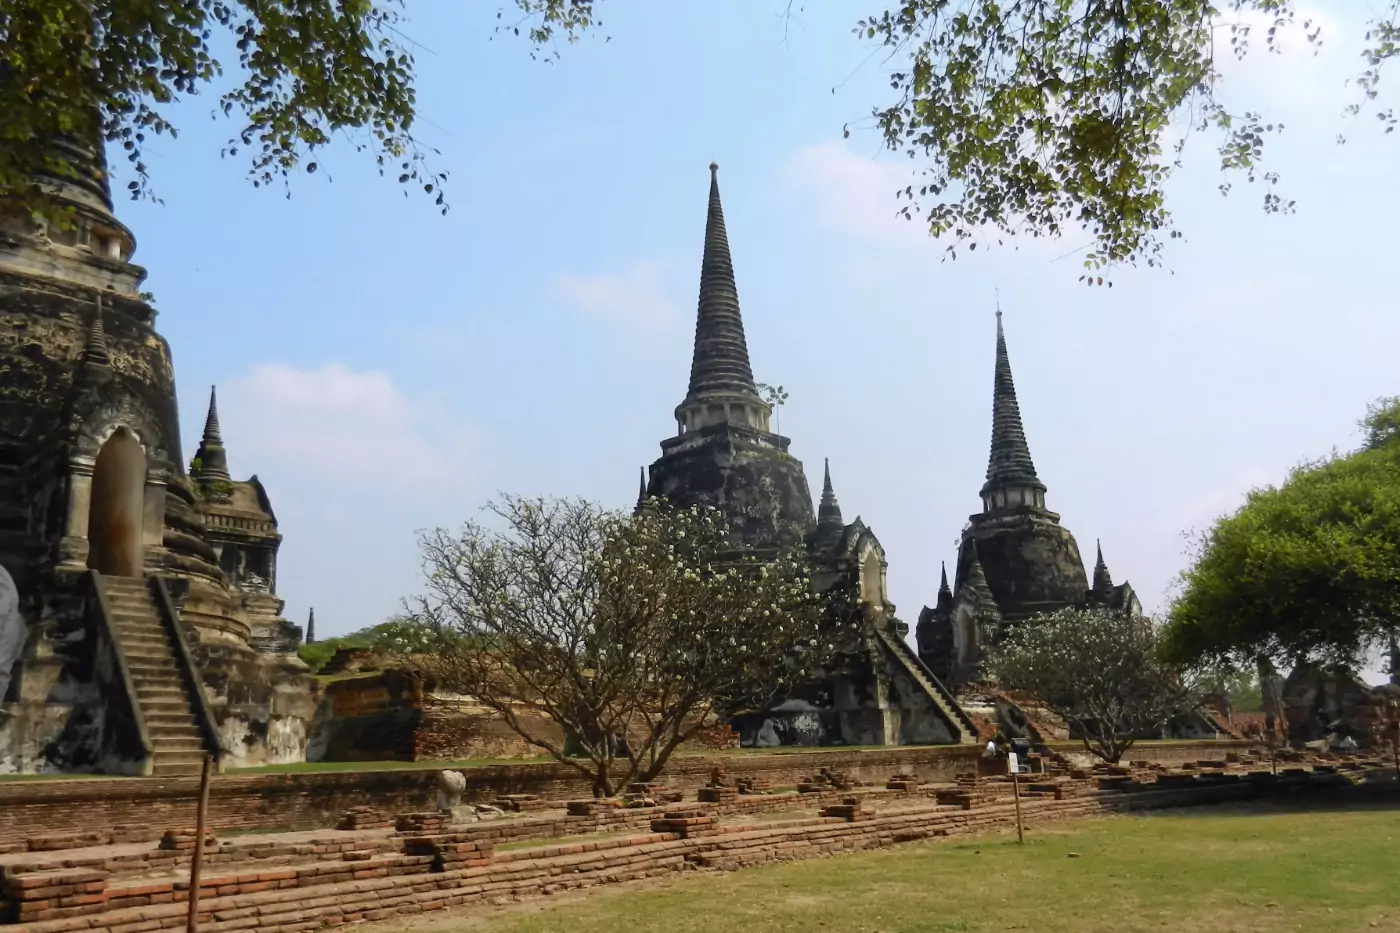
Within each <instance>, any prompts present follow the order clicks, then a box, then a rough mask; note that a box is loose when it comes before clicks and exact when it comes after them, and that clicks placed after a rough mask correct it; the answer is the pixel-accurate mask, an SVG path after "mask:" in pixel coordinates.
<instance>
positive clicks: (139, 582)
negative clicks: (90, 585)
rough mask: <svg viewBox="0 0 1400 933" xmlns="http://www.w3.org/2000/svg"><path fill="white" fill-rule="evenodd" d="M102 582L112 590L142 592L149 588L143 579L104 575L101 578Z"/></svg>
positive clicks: (148, 584)
mask: <svg viewBox="0 0 1400 933" xmlns="http://www.w3.org/2000/svg"><path fill="white" fill-rule="evenodd" d="M102 582H103V583H104V584H106V585H107V586H110V587H112V588H113V589H123V590H141V591H143V592H144V591H147V590H148V589H149V587H150V583H149V582H148V581H147V580H146V578H145V577H118V576H115V575H108V574H104V575H103V576H102Z"/></svg>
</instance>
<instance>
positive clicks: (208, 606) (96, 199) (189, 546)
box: [0, 141, 311, 773]
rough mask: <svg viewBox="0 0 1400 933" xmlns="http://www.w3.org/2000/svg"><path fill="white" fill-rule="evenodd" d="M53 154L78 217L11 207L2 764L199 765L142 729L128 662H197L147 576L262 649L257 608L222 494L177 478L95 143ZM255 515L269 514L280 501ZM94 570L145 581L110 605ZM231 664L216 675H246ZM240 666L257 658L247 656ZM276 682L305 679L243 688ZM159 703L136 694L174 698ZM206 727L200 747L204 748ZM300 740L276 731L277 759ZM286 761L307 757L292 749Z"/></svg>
mask: <svg viewBox="0 0 1400 933" xmlns="http://www.w3.org/2000/svg"><path fill="white" fill-rule="evenodd" d="M55 145H56V151H57V152H58V153H59V154H60V157H61V158H68V159H72V160H74V164H75V166H76V167H77V170H78V174H79V181H77V182H72V183H69V182H64V183H62V184H59V185H58V186H57V189H56V190H58V192H59V197H60V199H61V200H63V201H64V202H65V203H66V205H67V206H69V207H71V208H72V209H73V210H74V211H75V213H74V215H73V225H72V226H71V227H60V226H45V224H44V223H43V222H41V221H39V222H36V221H35V220H34V219H32V218H30V217H29V216H27V215H21V214H17V213H14V212H10V211H8V210H7V209H3V208H0V565H2V566H4V567H5V568H6V569H7V570H9V572H10V573H11V574H12V575H13V577H14V581H15V584H16V587H17V589H18V591H19V595H20V608H21V612H22V614H23V618H24V629H25V635H26V636H27V637H26V639H25V640H26V642H27V648H26V651H25V654H24V657H23V660H22V661H21V663H20V664H19V665H18V666H17V667H16V668H15V671H14V679H13V683H12V684H11V685H10V689H9V690H8V691H5V690H3V689H0V702H5V701H8V702H5V710H4V715H3V716H0V769H4V768H13V769H16V770H33V769H45V770H107V771H117V772H120V773H130V771H131V768H133V767H136V768H137V769H138V771H137V772H136V773H139V769H140V767H142V764H141V762H142V760H143V759H148V758H149V759H150V760H155V759H157V758H159V756H158V755H151V756H148V755H147V753H146V751H145V747H146V745H147V744H149V745H151V747H153V748H154V747H159V748H165V749H166V750H167V751H169V750H171V749H174V748H176V747H177V746H178V747H179V749H180V750H181V751H180V753H179V754H176V755H174V756H173V758H179V759H180V760H181V762H182V764H183V766H185V767H186V768H189V767H193V768H195V769H196V770H197V768H198V762H199V760H200V758H201V757H202V754H203V751H212V750H213V749H212V748H205V749H203V750H201V749H199V748H197V747H188V748H187V747H186V746H185V744H183V743H184V742H185V738H184V737H181V736H177V735H176V734H175V733H177V732H179V731H180V730H179V729H177V728H172V729H166V728H164V727H157V726H154V725H152V726H150V728H147V729H145V730H144V731H143V730H142V728H141V726H140V722H141V717H139V716H137V715H135V714H134V713H133V712H132V711H131V710H132V704H133V703H134V702H135V700H134V694H135V687H134V685H133V682H132V680H131V678H130V677H128V676H127V675H126V674H124V673H123V670H124V669H125V663H126V662H125V661H124V660H123V659H124V658H125V656H126V655H127V654H134V655H140V656H142V657H145V658H146V659H147V660H152V661H153V665H154V666H153V665H147V666H146V668H145V669H146V670H151V671H154V670H156V669H158V668H161V665H167V664H172V663H173V664H174V665H175V667H174V668H173V669H172V671H176V670H178V671H185V670H187V669H188V663H189V662H188V661H186V660H185V658H186V655H185V654H184V650H183V648H181V649H180V651H178V652H176V654H174V655H171V654H170V653H169V650H173V649H171V648H170V646H168V645H166V646H162V645H161V644H159V643H160V642H163V641H164V640H165V630H164V628H163V623H162V621H161V618H163V616H162V617H161V618H156V617H154V616H153V617H152V618H150V619H146V620H144V621H146V622H150V623H151V625H153V626H155V627H154V628H152V629H150V630H149V631H137V629H140V628H141V625H142V624H143V620H142V619H141V618H138V615H139V613H141V612H145V611H149V607H144V605H143V602H144V600H145V596H143V595H142V593H143V592H144V589H145V588H144V585H142V584H143V581H145V580H148V579H149V578H151V577H162V578H165V579H167V580H168V582H169V585H170V586H169V588H170V591H171V593H172V596H174V598H175V600H176V605H177V609H178V611H179V615H180V619H181V620H182V621H183V622H184V623H185V624H186V625H187V626H189V627H190V629H191V636H192V640H193V641H195V642H196V643H200V644H206V645H214V644H223V645H225V646H227V648H228V649H229V651H230V652H233V653H237V651H238V650H239V649H241V650H242V651H244V652H247V653H249V654H251V655H256V652H254V651H253V649H251V648H250V647H249V644H248V640H249V637H250V634H251V631H250V625H249V610H250V607H249V605H248V603H247V602H246V601H245V600H244V598H243V594H242V593H241V592H239V590H238V588H237V586H231V585H230V579H229V576H228V574H227V573H226V572H225V571H224V570H223V569H221V567H220V560H221V555H220V551H219V550H218V548H216V547H215V546H213V545H212V544H211V541H210V534H209V532H210V527H211V518H212V519H213V522H212V524H215V525H217V524H218V518H217V516H213V514H212V513H211V512H210V511H209V510H208V509H206V508H205V506H206V505H207V504H208V503H209V502H210V501H212V500H214V499H217V498H219V496H221V495H223V494H224V493H225V492H226V491H227V490H225V489H224V487H223V486H219V487H218V488H213V487H209V486H208V485H207V484H206V485H205V486H198V485H196V484H194V483H192V482H191V481H190V478H189V477H188V476H187V475H186V474H185V471H184V469H183V464H182V449H181V440H180V432H179V416H178V409H177V404H176V397H175V379H174V370H173V367H172V364H171V354H170V348H169V346H168V344H167V343H166V341H165V340H164V338H162V337H161V336H160V334H159V333H157V332H156V330H155V326H154V323H155V317H156V313H155V311H154V309H153V308H152V307H151V306H150V305H149V303H147V302H146V301H145V300H144V298H143V297H142V296H141V294H140V292H139V288H140V284H141V282H142V280H143V279H144V278H145V270H144V269H142V268H140V267H139V266H136V265H133V264H132V263H131V261H130V259H131V254H132V251H133V249H134V247H135V241H134V238H133V237H132V236H131V233H130V231H128V230H127V229H126V228H125V227H124V226H122V224H121V223H120V222H119V221H118V220H117V219H116V218H115V216H114V215H113V214H112V205H111V198H110V192H108V191H107V189H106V176H105V171H104V170H103V169H102V164H101V146H97V147H92V146H88V145H85V144H78V143H76V142H72V141H67V142H63V143H61V144H55ZM225 472H226V471H225ZM253 482H256V480H254V481H253ZM224 485H229V484H224ZM259 488H260V487H259ZM263 498H264V499H265V495H264V496H263ZM215 511H217V510H215ZM261 511H262V512H263V513H266V515H267V516H268V517H270V506H268V507H266V508H263V509H262V510H261ZM226 537H227V536H226ZM93 570H95V571H98V572H99V573H100V574H101V575H102V577H103V578H105V579H109V580H130V581H136V583H137V584H138V589H135V590H130V591H129V592H128V591H123V592H122V593H117V594H114V595H113V596H112V597H111V600H109V602H111V603H112V605H111V606H106V604H105V603H103V602H102V601H101V599H99V598H98V597H97V596H96V595H95V594H87V590H90V589H92V585H91V584H83V585H80V581H85V580H89V579H90V577H89V576H88V574H89V572H90V571H93ZM84 586H86V589H84ZM258 595H259V596H261V597H266V596H269V595H270V592H264V593H260V594H258ZM264 601H265V600H264ZM279 605H280V604H279ZM262 608H263V609H265V608H266V607H265V606H263V607H262ZM132 613H137V614H138V615H132ZM128 623H130V625H128ZM131 626H135V628H132V627H131ZM152 636H154V640H151V638H152ZM128 641H130V644H127V643H126V642H128ZM168 649H169V650H168ZM152 651H154V652H155V654H151V653H150V652H152ZM297 663H299V662H297ZM216 666H217V665H216ZM237 667H239V665H230V666H228V667H227V669H225V670H224V671H223V672H222V673H218V672H216V673H215V675H214V678H215V679H216V680H217V679H220V678H222V679H224V680H226V681H228V682H229V683H231V684H232V683H235V682H236V680H237V678H236V676H235V671H234V668H237ZM241 667H242V669H244V670H252V669H254V668H256V667H257V665H256V664H251V663H247V661H246V659H245V663H242V665H241ZM161 669H163V668H161ZM6 673H8V671H7V672H6ZM201 673H206V672H201ZM186 679H187V678H186V677H185V676H184V675H183V674H181V675H178V676H177V675H176V674H174V673H172V674H171V678H170V681H169V683H162V684H160V685H158V686H159V687H160V688H161V689H162V690H163V689H166V688H167V687H168V688H169V689H171V690H173V691H174V694H172V696H178V694H179V692H180V691H186V692H187V693H188V691H190V690H191V689H194V688H193V685H192V684H187V683H185V680H186ZM274 681H276V682H277V684H276V685H275V686H273V682H274ZM265 686H266V687H268V688H269V689H270V690H273V691H277V690H280V691H281V692H283V693H286V692H288V691H289V690H290V691H291V692H295V691H297V690H299V691H300V692H301V693H303V694H307V693H308V692H309V690H310V686H311V681H310V679H309V678H305V677H303V679H302V681H301V683H300V684H299V685H293V684H292V683H290V682H289V681H288V679H287V678H286V677H283V678H281V680H280V681H279V680H278V678H277V677H275V676H264V674H263V673H258V674H256V675H255V676H253V678H252V682H251V685H250V686H249V687H248V689H247V690H245V691H243V692H248V693H252V692H257V691H258V690H259V689H261V688H262V687H265ZM232 692H234V693H238V692H239V690H238V689H234V690H233V691H232ZM154 697H155V694H150V695H149V696H148V699H146V700H143V701H142V702H143V703H151V704H159V703H161V702H167V701H168V702H175V703H178V700H169V699H167V700H160V699H156V698H154ZM187 698H188V697H187ZM237 702H241V701H235V703H237ZM284 705H286V704H284ZM293 705H295V704H293ZM227 709H228V707H227V704H221V705H220V710H221V712H224V711H227ZM239 715H242V714H241V713H238V714H236V715H235V718H237V716H239ZM245 718H249V719H250V720H251V721H256V720H260V719H261V720H269V714H267V713H253V714H250V716H249V717H245ZM224 725H227V723H225V724H224ZM234 731H237V730H234ZM245 731H246V730H245ZM290 731H291V732H293V733H294V732H296V731H297V730H296V729H292V730H290ZM304 731H305V730H304V726H302V727H301V732H302V733H304ZM200 734H201V735H202V736H203V738H202V739H198V740H194V744H195V745H198V743H199V742H200V741H204V742H205V743H206V744H207V743H208V741H209V739H208V736H207V735H205V734H204V733H200ZM240 738H246V736H240ZM295 741H296V740H295V738H289V737H288V736H282V737H281V738H278V739H277V740H276V742H277V744H278V745H279V747H280V748H281V750H280V751H278V752H277V753H276V754H278V755H285V754H288V753H289V752H288V751H287V746H288V745H289V744H294V743H295ZM234 744H235V754H234V755H232V756H230V757H231V759H232V760H233V762H234V763H243V761H244V760H246V759H244V758H243V757H242V756H241V754H240V752H241V751H242V750H243V748H244V747H245V746H247V743H246V742H235V743H234ZM255 744H256V743H255ZM133 750H136V751H133ZM133 754H134V755H135V760H133ZM290 754H292V755H293V757H300V751H299V747H298V748H297V749H293V750H291V751H290ZM167 757H168V758H169V757H171V756H167ZM265 757H266V755H265V753H263V752H261V751H259V752H256V753H255V754H254V756H253V758H254V759H255V760H259V759H262V758H265ZM173 758H172V760H173ZM146 764H147V766H149V760H148V761H147V762H146Z"/></svg>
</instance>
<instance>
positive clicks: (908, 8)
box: [855, 0, 1400, 284]
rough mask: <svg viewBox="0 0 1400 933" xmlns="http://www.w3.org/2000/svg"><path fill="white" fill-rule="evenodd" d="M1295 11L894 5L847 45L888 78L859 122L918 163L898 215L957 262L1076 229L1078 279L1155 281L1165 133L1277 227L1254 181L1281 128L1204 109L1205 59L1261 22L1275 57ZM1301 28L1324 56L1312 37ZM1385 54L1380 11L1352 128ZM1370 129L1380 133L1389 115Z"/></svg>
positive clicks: (943, 1) (1173, 153)
mask: <svg viewBox="0 0 1400 933" xmlns="http://www.w3.org/2000/svg"><path fill="white" fill-rule="evenodd" d="M1295 10H1296V7H1295V4H1294V3H1293V2H1292V0H1232V2H1231V3H1229V4H1228V5H1227V6H1226V7H1225V10H1222V9H1221V8H1220V7H1217V6H1215V5H1213V4H1212V3H1209V2H1202V0H1017V2H1015V3H1009V4H1008V3H997V2H994V0H958V2H953V0H898V2H896V3H895V4H894V5H893V7H892V8H891V9H888V10H886V11H885V12H883V13H879V14H877V15H874V16H870V17H868V18H866V19H864V20H861V21H860V23H859V24H858V25H857V27H856V30H855V31H856V34H857V35H858V36H860V37H861V38H863V39H866V40H874V41H877V42H879V43H880V44H881V45H883V46H884V47H885V48H887V49H888V50H889V55H890V58H891V59H892V60H893V61H894V72H893V73H892V74H891V76H890V85H891V87H892V88H893V90H894V92H895V98H894V100H893V101H892V102H891V103H890V104H889V105H888V106H884V107H880V108H877V109H876V110H875V111H874V121H875V124H876V126H877V127H878V129H879V131H880V132H881V134H882V135H883V137H884V140H885V143H886V144H887V145H888V146H889V147H890V148H891V149H896V150H903V151H906V152H908V154H909V156H910V158H915V157H916V156H919V155H923V156H924V157H926V167H925V178H924V180H923V182H922V183H920V184H918V185H911V186H909V187H907V188H906V189H905V190H904V191H903V192H902V194H903V196H904V197H905V198H906V199H907V200H908V201H909V202H910V204H909V205H908V206H906V207H905V209H904V215H905V216H906V217H911V218H912V217H913V216H914V214H915V213H917V212H919V211H920V209H921V206H922V208H923V210H924V212H925V216H926V219H927V221H928V224H929V226H930V229H931V230H932V232H933V233H934V234H935V235H941V234H949V235H951V236H952V237H953V240H954V242H953V243H952V244H951V245H950V246H949V247H948V250H949V253H950V255H952V256H954V257H956V255H957V253H956V248H957V246H958V245H959V244H961V243H966V245H967V248H968V249H973V248H975V246H976V243H977V239H976V238H977V237H979V236H980V235H982V234H983V233H985V232H991V233H993V234H994V235H996V236H1013V235H1017V234H1025V235H1029V236H1033V237H1034V236H1047V235H1048V236H1056V235H1059V234H1061V233H1063V232H1065V231H1066V230H1068V229H1070V228H1071V227H1073V226H1079V227H1082V228H1084V229H1086V230H1087V231H1088V232H1089V233H1090V234H1091V235H1092V236H1093V237H1094V240H1095V245H1094V246H1093V248H1092V249H1090V250H1089V252H1088V253H1087V255H1086V258H1085V265H1086V266H1087V267H1088V268H1089V269H1090V270H1093V269H1099V268H1102V267H1104V266H1106V265H1110V264H1113V263H1121V262H1129V263H1132V262H1137V261H1143V260H1145V261H1146V262H1147V263H1148V264H1149V265H1155V264H1157V263H1158V262H1159V257H1160V253H1161V250H1162V245H1163V244H1162V241H1161V239H1160V237H1162V236H1164V235H1165V236H1168V237H1176V236H1177V235H1178V233H1177V231H1176V230H1175V229H1174V227H1173V225H1172V216H1171V213H1170V211H1169V210H1168V209H1167V206H1166V197H1165V186H1166V182H1167V178H1168V177H1169V175H1170V174H1171V171H1172V169H1173V168H1174V167H1175V166H1176V165H1178V164H1179V156H1180V154H1181V144H1174V145H1168V144H1167V142H1166V140H1167V136H1166V134H1167V131H1168V130H1169V128H1171V127H1172V125H1173V122H1174V121H1175V122H1176V123H1177V124H1178V125H1179V126H1180V127H1181V128H1183V129H1186V130H1188V131H1189V130H1192V129H1194V130H1198V131H1211V132H1213V133H1216V134H1218V139H1219V154H1220V164H1221V168H1222V169H1225V170H1239V171H1242V172H1244V174H1245V176H1246V177H1247V178H1248V180H1249V181H1251V182H1253V181H1255V180H1262V181H1263V182H1265V194H1264V208H1265V210H1267V211H1272V212H1282V211H1291V210H1292V208H1293V202H1291V201H1286V200H1284V199H1283V198H1282V197H1281V196H1280V195H1279V194H1278V193H1277V192H1276V191H1275V189H1274V182H1275V181H1276V176H1275V175H1274V174H1272V173H1269V172H1264V171H1263V170H1262V168H1261V157H1262V153H1263V145H1264V140H1265V137H1266V136H1268V135H1269V134H1272V133H1277V132H1279V131H1281V130H1282V129H1283V126H1282V125H1281V124H1278V123H1275V122H1273V121H1271V120H1269V118H1268V117H1267V116H1265V115H1264V114H1262V113H1260V112H1257V111H1249V110H1244V111H1236V110H1231V109H1229V108H1227V107H1226V106H1225V105H1224V104H1222V103H1221V102H1220V100H1219V99H1218V98H1217V96H1216V92H1217V88H1218V87H1219V82H1220V73H1219V70H1218V62H1217V56H1218V55H1222V54H1234V55H1236V56H1243V55H1244V54H1245V53H1246V51H1247V50H1248V49H1249V47H1250V44H1251V42H1252V41H1253V40H1254V39H1255V38H1256V36H1255V35H1254V34H1253V33H1254V30H1253V29H1251V27H1250V25H1249V23H1248V20H1247V19H1245V18H1244V17H1246V16H1248V15H1249V14H1255V18H1256V21H1257V20H1258V18H1259V17H1262V18H1263V19H1264V20H1265V21H1266V24H1267V25H1266V26H1265V27H1264V28H1263V29H1262V30H1260V31H1263V32H1264V36H1263V39H1264V45H1265V47H1266V48H1267V49H1269V50H1271V51H1276V50H1277V44H1276V43H1277V40H1278V38H1279V36H1278V33H1279V30H1280V29H1282V28H1283V27H1284V26H1285V25H1288V24H1290V23H1293V22H1294V20H1295V16H1296V14H1295ZM1302 27H1303V29H1304V30H1305V32H1306V34H1307V37H1308V39H1309V41H1311V42H1313V43H1317V42H1320V41H1321V35H1320V29H1319V28H1318V27H1317V26H1316V25H1314V24H1313V23H1311V22H1306V21H1305V22H1303V23H1302ZM1226 35H1228V36H1229V42H1228V43H1226V42H1224V41H1222V39H1223V37H1224V36H1226ZM1227 49H1228V52H1227V51H1226V50H1227ZM1397 54H1400V2H1397V0H1385V2H1383V3H1382V4H1381V7H1380V9H1379V10H1378V11H1377V12H1376V14H1375V16H1374V19H1373V21H1372V22H1371V23H1370V25H1369V28H1368V32H1367V34H1366V51H1365V56H1364V57H1365V70H1364V72H1363V73H1362V74H1361V75H1360V76H1359V80H1358V84H1359V86H1360V97H1361V101H1360V102H1359V103H1358V104H1357V105H1356V106H1355V107H1354V108H1353V109H1354V110H1355V111H1359V110H1360V109H1361V106H1362V104H1364V103H1366V102H1368V101H1370V100H1372V99H1374V98H1375V97H1376V95H1377V88H1378V82H1379V80H1380V73H1381V67H1382V65H1383V64H1384V63H1385V62H1386V61H1387V60H1389V59H1390V58H1393V57H1395V56H1396V55H1397ZM1378 116H1379V117H1380V118H1381V121H1382V122H1383V123H1384V124H1385V130H1386V132H1390V131H1391V130H1392V129H1394V126H1395V115H1394V112H1393V111H1392V110H1389V109H1386V110H1382V111H1380V112H1379V114H1378ZM1228 188H1229V186H1228V185H1224V186H1222V191H1226V190H1228ZM1086 278H1089V280H1090V281H1091V282H1095V281H1099V277H1097V276H1094V277H1089V276H1086ZM1100 284H1102V283H1101V282H1100Z"/></svg>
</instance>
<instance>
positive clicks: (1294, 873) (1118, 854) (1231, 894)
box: [372, 810, 1400, 933]
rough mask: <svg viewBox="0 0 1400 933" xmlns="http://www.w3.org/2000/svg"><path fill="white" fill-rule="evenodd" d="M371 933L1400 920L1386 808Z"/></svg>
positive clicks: (696, 880) (1147, 828) (1162, 820)
mask: <svg viewBox="0 0 1400 933" xmlns="http://www.w3.org/2000/svg"><path fill="white" fill-rule="evenodd" d="M372 929H374V930H375V931H376V933H389V931H395V933H399V931H403V933H407V931H415V933H428V931H434V933H455V931H472V933H617V931H619V930H626V931H628V933H648V931H658V933H660V931H664V933H702V931H705V933H710V931H729V930H736V931H742V933H811V931H818V930H820V931H831V933H951V931H964V933H991V931H997V933H1002V931H1006V930H1025V931H1028V933H1110V931H1112V933H1121V931H1125V930H1126V931H1130V933H1147V931H1153V930H1163V931H1171V933H1255V931H1259V933H1263V931H1270V933H1272V931H1281V930H1307V931H1310V933H1314V931H1316V933H1326V931H1370V930H1382V931H1391V933H1396V931H1400V811H1396V810H1356V811H1336V812H1311V813H1286V812H1280V811H1207V812H1204V813H1190V814H1187V813H1176V814H1154V815H1149V816H1132V817H1115V818H1107V819H1099V820H1085V821H1080V822H1075V823H1068V824H1060V825H1058V826H1050V827H1047V828H1045V829H1035V830H1034V831H1032V832H1031V833H1029V834H1028V835H1027V837H1026V845H1025V847H1024V848H1022V847H1018V846H1017V845H1016V842H1015V837H1014V835H1013V836H1010V837H1008V836H1005V835H999V836H994V837H987V838H984V839H981V840H976V841H972V840H962V841H958V842H941V843H939V842H932V843H920V844H911V845H905V846H896V847H894V848H891V849H885V850H881V851H878V852H869V853H858V854H847V855H840V856H836V857H834V858H819V859H810V860H807V861H799V862H788V863H783V864H777V865H770V866H765V867H759V868H751V869H744V870H741V871H738V872H728V873H704V874H698V875H690V876H678V877H676V878H674V879H667V880H659V881H655V882H650V883H642V884H638V885H628V886H621V887H617V888H604V889H599V890H595V891H593V892H592V893H589V894H585V895H574V896H570V897H568V898H567V899H553V900H550V899H541V900H538V901H535V902H532V903H529V904H523V905H519V906H511V907H506V908H494V909H488V910H482V909H480V908H477V909H473V910H472V911H470V912H466V911H460V912H455V913H442V914H437V915H433V914H425V915H423V916H422V917H419V918H415V919H414V920H411V921H405V922H394V923H385V924H382V925H376V926H375V927H373V928H372Z"/></svg>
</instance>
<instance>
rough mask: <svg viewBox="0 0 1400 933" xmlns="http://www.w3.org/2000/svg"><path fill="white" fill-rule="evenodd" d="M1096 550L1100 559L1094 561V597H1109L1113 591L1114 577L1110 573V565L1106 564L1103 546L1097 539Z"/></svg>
mask: <svg viewBox="0 0 1400 933" xmlns="http://www.w3.org/2000/svg"><path fill="white" fill-rule="evenodd" d="M1094 548H1095V549H1096V550H1097V551H1098V559H1097V560H1095V561H1094V595H1095V596H1107V595H1108V594H1109V593H1110V592H1111V591H1112V590H1113V577H1112V576H1111V575H1110V574H1109V572H1108V564H1106V563H1104V559H1103V545H1102V544H1101V543H1100V542H1099V541H1098V540H1097V539H1096V540H1095V541H1094Z"/></svg>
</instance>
